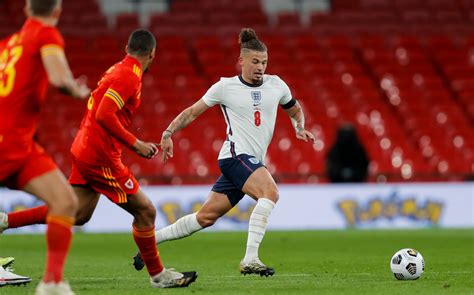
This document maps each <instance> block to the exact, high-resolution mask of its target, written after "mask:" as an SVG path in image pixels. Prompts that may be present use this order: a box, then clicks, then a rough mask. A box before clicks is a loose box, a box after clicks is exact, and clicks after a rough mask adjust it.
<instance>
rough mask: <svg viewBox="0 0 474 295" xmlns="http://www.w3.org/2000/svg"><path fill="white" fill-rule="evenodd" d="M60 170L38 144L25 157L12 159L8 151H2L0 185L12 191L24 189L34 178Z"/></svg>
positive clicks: (0, 156) (16, 156)
mask: <svg viewBox="0 0 474 295" xmlns="http://www.w3.org/2000/svg"><path fill="white" fill-rule="evenodd" d="M55 169H58V167H57V166H56V164H55V163H54V161H53V160H52V159H51V158H50V157H49V155H47V154H46V152H45V151H44V149H43V148H42V147H41V146H40V145H39V144H37V143H34V144H33V148H32V149H31V151H30V152H29V153H26V154H25V155H24V156H23V155H22V156H21V157H18V152H15V157H14V158H13V157H10V155H9V153H8V151H0V183H2V184H4V185H6V186H7V187H9V188H11V189H23V188H24V187H25V186H26V185H27V184H28V182H30V181H31V180H32V179H33V178H36V177H38V176H41V175H43V174H45V173H47V172H50V171H52V170H55Z"/></svg>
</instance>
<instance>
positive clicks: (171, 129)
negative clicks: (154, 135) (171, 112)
mask: <svg viewBox="0 0 474 295" xmlns="http://www.w3.org/2000/svg"><path fill="white" fill-rule="evenodd" d="M194 119H195V117H193V116H192V114H191V110H190V109H186V110H184V111H183V112H182V113H181V114H179V115H178V116H177V117H176V118H175V119H174V120H173V122H171V124H170V125H169V126H168V128H167V129H166V130H165V132H163V139H168V138H170V137H171V135H173V133H175V132H177V131H179V130H181V129H183V128H184V127H186V126H188V125H189V123H191V122H192V121H194Z"/></svg>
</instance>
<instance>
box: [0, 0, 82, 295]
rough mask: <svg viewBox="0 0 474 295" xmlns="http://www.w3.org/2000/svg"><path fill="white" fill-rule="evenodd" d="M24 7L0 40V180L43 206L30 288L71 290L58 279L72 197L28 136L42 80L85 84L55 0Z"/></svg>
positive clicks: (66, 86) (73, 90) (63, 85)
mask: <svg viewBox="0 0 474 295" xmlns="http://www.w3.org/2000/svg"><path fill="white" fill-rule="evenodd" d="M25 13H26V15H27V16H28V19H27V20H26V22H25V23H24V25H23V27H22V28H21V30H19V31H18V32H16V33H15V34H13V35H11V36H9V37H7V38H6V39H4V40H2V41H1V42H0V184H2V185H6V186H7V187H9V188H12V189H20V190H23V191H25V192H28V193H30V194H32V195H34V196H36V197H37V198H39V199H41V200H43V201H44V202H46V204H47V205H48V206H49V211H48V215H47V217H46V218H45V221H46V223H47V230H46V241H47V259H46V267H45V273H44V276H43V279H42V281H41V282H40V284H39V285H38V287H37V289H36V293H37V294H46V293H48V294H49V293H50V292H60V293H61V294H73V293H72V291H71V289H70V287H69V285H68V284H67V283H66V282H63V268H64V264H65V260H66V257H67V254H68V251H69V246H70V243H71V239H72V231H71V227H72V225H73V224H74V220H75V216H76V212H77V198H76V196H75V194H74V192H73V190H72V188H71V186H70V185H68V183H67V181H66V179H65V177H64V175H63V174H62V173H61V172H60V170H59V169H58V168H57V167H56V165H55V163H54V162H53V161H52V159H51V158H50V157H49V156H48V155H47V154H46V153H45V151H44V150H43V148H42V147H41V146H40V145H38V144H37V143H36V142H35V141H34V139H33V137H34V134H35V132H36V129H37V125H38V121H39V119H40V110H41V106H42V104H43V102H44V100H45V94H46V90H47V88H48V82H49V83H50V84H52V85H53V86H55V87H57V88H60V89H61V90H63V92H65V93H68V94H70V95H71V96H73V97H76V98H87V97H88V96H89V93H90V90H89V89H88V88H87V87H86V86H83V85H80V84H79V83H77V82H76V80H74V77H73V75H72V73H71V70H70V69H69V66H68V63H67V60H66V57H65V54H64V41H63V38H62V36H61V34H60V33H59V31H58V30H57V29H56V28H55V26H56V24H57V22H58V20H59V16H60V14H61V1H60V0H28V1H26V7H25ZM1 218H2V217H0V219H1Z"/></svg>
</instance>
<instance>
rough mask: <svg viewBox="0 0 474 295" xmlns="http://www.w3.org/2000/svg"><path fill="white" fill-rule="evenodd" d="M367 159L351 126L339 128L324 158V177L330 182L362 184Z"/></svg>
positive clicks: (365, 175) (365, 174)
mask: <svg viewBox="0 0 474 295" xmlns="http://www.w3.org/2000/svg"><path fill="white" fill-rule="evenodd" d="M368 167H369V158H368V157H367V153H366V151H365V148H364V146H363V145H362V143H361V142H360V140H359V137H358V136H357V132H356V130H355V128H354V126H353V125H352V124H349V123H347V124H343V125H342V126H341V127H339V129H338V131H337V135H336V141H335V142H334V144H333V145H332V147H331V148H330V149H329V153H328V155H327V158H326V175H327V177H328V178H329V180H330V182H334V183H340V182H364V181H366V179H367V175H368Z"/></svg>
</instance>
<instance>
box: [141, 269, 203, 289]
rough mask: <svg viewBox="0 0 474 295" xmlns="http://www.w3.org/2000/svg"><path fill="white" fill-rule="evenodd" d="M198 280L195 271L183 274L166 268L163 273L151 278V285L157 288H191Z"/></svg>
mask: <svg viewBox="0 0 474 295" xmlns="http://www.w3.org/2000/svg"><path fill="white" fill-rule="evenodd" d="M196 278H197V273H196V272H195V271H190V272H183V273H181V272H177V271H175V270H174V269H166V268H164V269H163V271H162V272H160V273H159V274H157V275H155V276H153V277H151V278H150V283H151V286H152V287H155V288H181V287H187V286H189V284H191V283H192V282H194V281H195V280H196Z"/></svg>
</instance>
